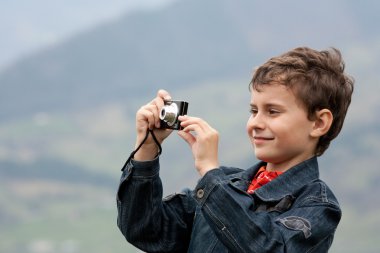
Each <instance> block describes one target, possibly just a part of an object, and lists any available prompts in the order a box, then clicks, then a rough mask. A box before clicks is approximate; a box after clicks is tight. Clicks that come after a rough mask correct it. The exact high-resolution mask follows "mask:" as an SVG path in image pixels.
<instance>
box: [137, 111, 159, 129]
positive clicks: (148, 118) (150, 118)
mask: <svg viewBox="0 0 380 253" xmlns="http://www.w3.org/2000/svg"><path fill="white" fill-rule="evenodd" d="M155 107H156V106H155V105H146V106H143V107H141V109H140V110H139V111H138V113H137V121H138V122H137V123H138V124H143V125H144V123H143V122H146V127H147V128H149V129H153V128H154V124H155V121H156V117H157V112H156V109H155ZM145 130H146V129H145Z"/></svg>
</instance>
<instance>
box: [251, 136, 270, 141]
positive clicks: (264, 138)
mask: <svg viewBox="0 0 380 253" xmlns="http://www.w3.org/2000/svg"><path fill="white" fill-rule="evenodd" d="M253 139H255V140H265V141H270V140H273V139H274V138H273V137H264V136H253Z"/></svg>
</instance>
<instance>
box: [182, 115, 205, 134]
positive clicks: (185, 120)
mask: <svg viewBox="0 0 380 253" xmlns="http://www.w3.org/2000/svg"><path fill="white" fill-rule="evenodd" d="M178 120H179V121H181V126H182V127H183V128H186V127H188V126H190V125H198V126H199V127H200V128H201V129H202V130H203V131H208V130H209V129H212V128H211V126H210V125H209V124H208V123H207V122H206V121H204V120H203V119H201V118H197V117H190V116H179V117H178Z"/></svg>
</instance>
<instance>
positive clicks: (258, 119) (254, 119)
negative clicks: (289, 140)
mask: <svg viewBox="0 0 380 253" xmlns="http://www.w3.org/2000/svg"><path fill="white" fill-rule="evenodd" d="M264 128H265V120H264V118H263V116H262V115H261V114H260V113H256V114H251V116H250V117H249V119H248V122H247V130H248V133H250V134H251V133H252V132H253V131H257V130H262V129H264Z"/></svg>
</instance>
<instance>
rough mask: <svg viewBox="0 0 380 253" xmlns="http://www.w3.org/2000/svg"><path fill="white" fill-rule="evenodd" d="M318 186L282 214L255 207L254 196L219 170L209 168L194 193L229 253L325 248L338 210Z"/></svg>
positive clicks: (327, 245)
mask: <svg viewBox="0 0 380 253" xmlns="http://www.w3.org/2000/svg"><path fill="white" fill-rule="evenodd" d="M316 188H318V187H313V190H312V191H310V192H307V191H308V190H307V189H306V190H304V191H303V193H302V194H303V197H300V198H297V201H296V202H294V204H293V206H292V207H291V209H289V210H288V211H285V212H283V213H281V212H277V213H276V211H272V212H268V211H255V206H254V199H253V197H252V196H251V195H249V194H246V193H245V192H244V191H242V190H241V189H238V188H236V187H234V186H233V183H231V180H230V179H226V176H225V174H224V172H223V170H222V169H215V170H211V171H209V172H208V173H207V174H206V175H205V176H204V177H203V178H202V179H201V180H200V182H199V183H198V185H197V186H196V189H195V192H196V201H197V202H198V204H199V205H200V206H201V211H202V213H203V215H204V217H205V218H206V220H207V223H208V224H209V226H210V227H211V228H212V230H213V231H214V232H215V234H216V235H217V236H218V237H219V240H220V241H221V242H223V244H224V245H225V246H226V247H227V248H228V249H229V251H230V252H247V253H248V252H261V253H265V252H271V253H274V252H277V253H279V252H282V253H283V252H327V251H328V248H329V246H330V245H331V242H332V238H333V234H334V231H335V229H336V227H337V225H338V223H339V220H340V217H341V212H340V208H339V206H338V205H337V204H334V203H332V202H329V201H328V200H327V199H324V198H321V197H320V196H319V194H317V193H315V192H314V191H315V189H316ZM322 188H323V187H322ZM322 188H320V191H324V190H326V189H322ZM306 195H307V196H308V197H305V196H306Z"/></svg>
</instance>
